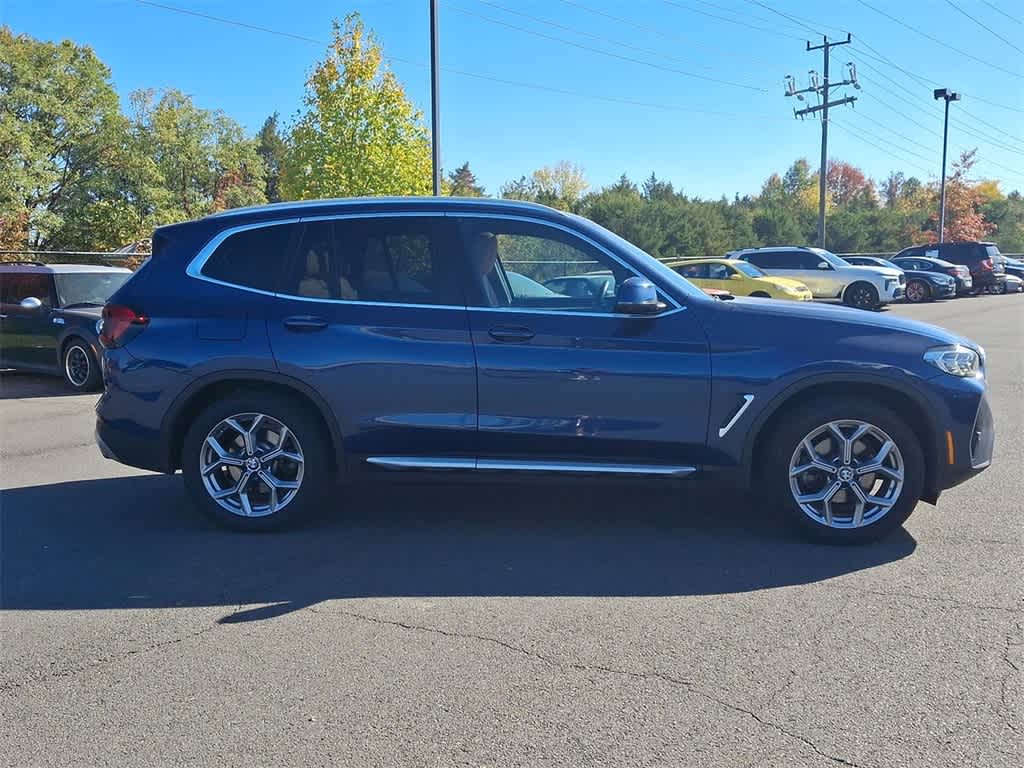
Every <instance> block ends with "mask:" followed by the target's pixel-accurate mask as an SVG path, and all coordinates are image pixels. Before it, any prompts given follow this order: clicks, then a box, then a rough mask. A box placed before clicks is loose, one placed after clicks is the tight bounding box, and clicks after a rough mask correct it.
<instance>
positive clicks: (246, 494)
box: [182, 391, 330, 531]
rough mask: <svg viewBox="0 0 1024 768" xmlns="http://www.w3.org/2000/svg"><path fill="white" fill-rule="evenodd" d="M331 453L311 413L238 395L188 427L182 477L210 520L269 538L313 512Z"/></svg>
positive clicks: (266, 397)
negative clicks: (273, 532)
mask: <svg viewBox="0 0 1024 768" xmlns="http://www.w3.org/2000/svg"><path fill="white" fill-rule="evenodd" d="M327 452H328V443H327V440H326V439H325V437H324V434H323V430H322V428H321V425H320V424H319V421H318V419H317V417H316V416H315V415H314V414H313V413H311V412H310V410H309V409H308V408H305V407H303V406H302V405H301V404H300V403H298V402H295V401H293V400H291V399H290V398H287V397H281V396H279V395H277V394H275V393H264V392H258V391H257V392H252V393H240V394H236V395H233V396H231V397H228V398H225V399H224V400H220V401H217V402H214V403H212V404H211V405H209V406H207V408H206V409H205V410H203V411H202V413H200V414H199V416H198V417H197V418H196V419H195V421H194V422H193V423H192V425H191V426H190V427H189V430H188V432H187V433H186V435H185V439H184V442H183V445H182V474H183V475H184V478H185V486H186V488H187V489H188V491H189V494H190V495H191V497H192V500H193V501H194V502H195V504H196V505H197V506H198V507H199V508H200V509H201V510H202V511H203V512H204V513H205V514H206V515H207V516H208V517H210V518H212V519H213V520H215V521H216V522H218V523H220V524H221V525H224V526H227V527H229V528H234V529H236V530H241V531H268V530H274V529H278V528H281V527H284V526H286V525H288V524H289V523H292V522H293V521H295V520H297V519H299V518H302V517H306V516H308V515H310V514H311V513H313V512H314V511H315V510H316V508H317V507H318V505H319V504H320V502H321V501H322V499H323V497H324V495H325V491H326V488H327V487H328V482H329V466H330V462H329V461H328V458H327Z"/></svg>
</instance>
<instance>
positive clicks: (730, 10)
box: [689, 0, 803, 35]
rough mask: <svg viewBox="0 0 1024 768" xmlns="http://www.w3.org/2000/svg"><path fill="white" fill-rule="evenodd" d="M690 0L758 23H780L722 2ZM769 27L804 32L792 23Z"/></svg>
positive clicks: (773, 29)
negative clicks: (779, 26)
mask: <svg viewBox="0 0 1024 768" xmlns="http://www.w3.org/2000/svg"><path fill="white" fill-rule="evenodd" d="M689 1H690V2H691V3H697V4H699V5H706V6H707V7H709V8H714V9H716V10H719V11H724V12H725V13H728V14H731V15H732V16H739V17H740V18H744V17H745V18H749V19H751V20H753V21H756V22H758V23H761V24H778V22H776V21H775V20H774V19H766V18H764V17H763V16H755V15H754V14H752V13H750V12H749V11H748V12H744V11H739V10H737V9H735V8H732V7H730V6H728V5H722V4H721V3H715V2H712V0H689ZM713 18H720V17H713ZM728 20H729V21H731V20H732V19H728ZM768 29H770V30H772V31H774V32H777V33H782V32H786V33H788V32H789V31H790V30H792V31H794V32H799V33H800V34H801V35H802V34H803V30H801V29H800V28H799V27H797V26H794V25H793V24H790V23H787V24H784V25H783V29H775V28H774V27H768Z"/></svg>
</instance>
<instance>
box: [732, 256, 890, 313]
mask: <svg viewBox="0 0 1024 768" xmlns="http://www.w3.org/2000/svg"><path fill="white" fill-rule="evenodd" d="M728 257H729V258H730V259H743V260H744V261H749V262H750V263H751V264H754V265H756V266H757V267H760V268H761V269H763V270H764V271H765V272H767V273H768V274H769V275H775V276H778V277H789V278H792V279H794V280H799V281H800V282H802V283H805V284H806V285H807V287H808V288H810V289H811V293H812V294H813V295H814V298H815V299H826V300H828V299H831V300H835V301H842V302H843V303H844V304H849V305H850V306H851V307H860V308H861V309H874V308H876V307H878V306H880V305H882V304H888V303H889V302H891V301H895V300H896V299H899V298H901V297H902V296H903V291H904V288H905V286H906V280H907V278H906V276H905V275H904V274H903V271H902V270H899V269H890V268H888V267H858V266H854V265H853V264H850V263H849V262H848V261H844V260H843V259H842V258H840V257H839V256H836V255H835V254H834V253H831V252H830V251H826V250H825V249H824V248H808V247H803V246H775V247H770V248H744V249H743V250H740V251H731V252H730V253H729V254H728Z"/></svg>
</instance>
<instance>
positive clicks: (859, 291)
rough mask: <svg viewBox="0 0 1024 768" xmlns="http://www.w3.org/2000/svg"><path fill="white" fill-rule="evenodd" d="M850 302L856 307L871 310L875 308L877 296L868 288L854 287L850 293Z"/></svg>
mask: <svg viewBox="0 0 1024 768" xmlns="http://www.w3.org/2000/svg"><path fill="white" fill-rule="evenodd" d="M850 301H851V303H852V304H853V305H854V306H855V307H860V308H861V309H871V308H872V307H874V306H875V296H874V293H873V292H872V290H871V289H870V288H868V287H867V286H857V287H854V288H853V290H852V291H851V293H850Z"/></svg>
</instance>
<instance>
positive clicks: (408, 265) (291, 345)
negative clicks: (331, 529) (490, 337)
mask: <svg viewBox="0 0 1024 768" xmlns="http://www.w3.org/2000/svg"><path fill="white" fill-rule="evenodd" d="M302 227H303V231H302V232H301V234H300V236H299V240H298V243H299V244H298V248H297V252H296V253H295V254H294V255H293V257H292V259H291V263H290V266H289V267H288V269H287V270H286V274H285V276H284V277H283V281H282V285H281V286H280V290H279V292H278V298H277V299H276V300H275V302H274V303H273V306H272V309H271V312H270V316H269V318H268V325H267V327H268V332H269V336H270V342H271V345H272V348H273V351H274V356H275V358H276V360H277V364H278V367H279V369H280V371H281V372H282V373H284V374H286V375H288V376H292V377H295V378H297V379H300V380H302V381H304V382H305V383H306V384H308V385H310V386H312V387H313V388H315V389H316V390H317V391H318V392H319V393H320V394H321V395H322V396H323V397H324V398H325V399H326V400H327V401H328V403H329V404H330V406H331V408H332V410H333V411H334V413H335V415H336V417H337V420H338V426H339V428H340V430H341V433H342V437H343V441H344V448H345V451H346V454H347V456H349V457H350V458H355V459H357V460H360V461H369V462H370V463H371V464H375V465H389V466H436V465H439V464H440V465H443V464H445V463H446V462H447V463H449V464H450V465H451V466H463V465H464V466H472V464H473V462H474V460H475V455H476V446H475V433H476V366H475V360H474V356H473V345H472V341H471V340H470V333H469V320H468V316H467V310H466V306H465V298H464V295H465V294H464V291H463V287H462V285H461V283H460V280H461V277H462V274H463V270H462V269H461V263H460V261H459V260H460V258H461V254H460V251H459V249H458V248H457V246H456V245H455V244H454V237H453V234H452V225H451V224H450V222H449V220H448V219H446V218H445V217H444V216H441V215H422V216H401V215H377V216H366V215H363V216H349V217H345V216H339V217H325V218H310V219H305V220H303V222H302Z"/></svg>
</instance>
